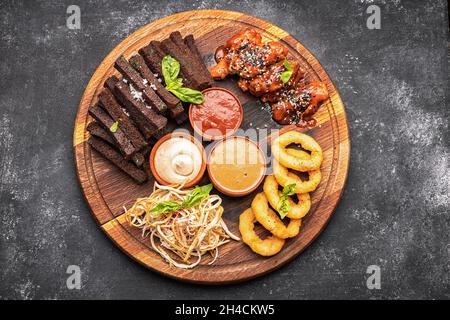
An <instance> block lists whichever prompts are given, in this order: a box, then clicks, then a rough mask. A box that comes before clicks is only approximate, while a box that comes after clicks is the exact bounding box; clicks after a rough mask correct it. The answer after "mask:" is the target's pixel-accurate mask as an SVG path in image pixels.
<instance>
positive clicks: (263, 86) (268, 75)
mask: <svg viewBox="0 0 450 320" xmlns="http://www.w3.org/2000/svg"><path fill="white" fill-rule="evenodd" d="M290 65H291V67H292V76H291V78H290V79H289V81H288V82H286V83H284V82H283V81H282V80H281V74H282V73H283V72H285V71H286V68H285V67H284V62H283V61H280V62H278V63H276V64H273V65H271V66H270V67H269V69H268V70H267V72H264V73H263V74H260V75H258V76H256V77H254V78H253V79H251V80H248V79H243V78H241V79H240V80H239V81H238V86H239V88H241V90H242V91H247V90H249V91H250V93H251V94H253V95H255V96H257V97H260V96H262V95H265V94H270V93H272V94H275V93H276V92H278V91H280V90H281V89H283V88H291V87H293V86H295V85H296V84H297V82H298V81H299V80H300V79H301V78H302V77H303V76H304V74H305V70H304V69H303V68H300V65H299V63H298V62H297V61H291V62H290Z"/></svg>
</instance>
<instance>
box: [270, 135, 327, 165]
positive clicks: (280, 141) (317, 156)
mask: <svg viewBox="0 0 450 320" xmlns="http://www.w3.org/2000/svg"><path fill="white" fill-rule="evenodd" d="M290 144H299V145H301V146H302V148H303V149H305V150H307V151H310V152H311V155H310V156H309V157H308V158H307V159H304V158H298V157H296V156H293V155H291V154H289V153H288V152H287V151H286V147H287V146H289V145H290ZM272 154H273V156H274V157H275V158H276V159H277V160H278V161H279V162H280V164H281V165H283V166H284V167H287V168H290V169H294V170H297V171H303V172H304V171H311V170H316V169H319V168H320V165H321V164H322V159H323V156H322V148H321V147H320V145H319V144H318V143H317V142H316V140H314V139H313V138H312V137H310V136H308V135H306V134H303V133H301V132H298V131H288V132H286V133H283V134H282V135H280V136H279V137H278V138H276V139H275V140H274V141H273V144H272Z"/></svg>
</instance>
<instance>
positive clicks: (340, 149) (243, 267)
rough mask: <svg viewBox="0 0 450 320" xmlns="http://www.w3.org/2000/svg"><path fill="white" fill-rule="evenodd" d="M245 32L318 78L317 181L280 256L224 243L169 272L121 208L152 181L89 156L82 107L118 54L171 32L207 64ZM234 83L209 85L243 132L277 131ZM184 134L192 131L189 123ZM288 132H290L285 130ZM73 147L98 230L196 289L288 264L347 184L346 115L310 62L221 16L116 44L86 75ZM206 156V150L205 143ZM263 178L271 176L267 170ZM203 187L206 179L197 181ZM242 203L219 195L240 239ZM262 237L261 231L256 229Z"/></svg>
mask: <svg viewBox="0 0 450 320" xmlns="http://www.w3.org/2000/svg"><path fill="white" fill-rule="evenodd" d="M246 27H252V28H254V29H256V30H257V31H259V32H261V33H262V34H263V39H264V40H279V41H281V42H282V43H283V44H284V45H286V46H287V47H288V48H289V54H290V55H292V56H293V57H295V58H296V59H298V60H299V61H300V63H301V65H302V66H303V67H304V68H305V69H306V70H307V78H308V80H320V81H323V82H325V83H326V84H327V88H328V91H329V93H330V99H329V100H328V101H327V102H326V103H325V104H324V105H323V106H322V107H321V108H320V109H319V111H318V112H317V114H316V119H317V120H318V125H317V126H316V127H315V128H313V129H312V130H302V131H307V133H308V134H310V135H312V136H313V137H314V138H315V139H316V140H317V141H318V142H319V144H320V145H321V146H322V148H323V151H324V161H323V164H322V181H321V183H320V185H319V187H318V188H317V190H316V191H314V192H313V193H312V194H311V198H312V207H311V210H310V212H309V214H308V215H307V217H306V218H305V219H304V223H303V225H302V230H301V231H300V234H299V235H298V236H297V237H295V238H293V239H290V240H288V241H287V242H286V244H285V246H284V248H283V250H282V251H281V252H280V253H279V254H277V255H275V256H273V257H270V258H264V257H261V256H258V255H256V254H254V253H253V252H252V251H251V250H250V249H249V248H248V247H247V246H246V245H245V244H243V243H242V242H231V243H228V244H227V245H225V246H223V247H221V249H220V258H219V259H218V260H217V261H216V262H215V263H214V265H212V266H208V265H207V263H208V262H209V261H210V260H209V258H206V259H204V260H203V261H202V264H201V265H199V266H198V267H196V268H194V269H192V270H179V269H176V268H174V267H170V266H169V265H168V264H167V263H166V262H165V261H163V260H162V258H161V257H160V256H159V255H158V254H156V253H155V252H154V251H153V250H152V249H151V247H150V243H149V240H148V239H143V238H142V237H141V232H140V230H137V229H136V228H131V227H130V226H128V224H127V223H126V221H125V219H124V215H123V212H124V210H123V206H125V207H130V206H131V205H132V204H133V202H134V201H135V199H136V198H138V197H142V196H146V195H148V194H149V193H150V192H151V188H152V185H153V179H150V181H149V182H148V183H146V184H144V185H141V186H139V185H136V184H134V183H133V181H132V180H131V179H129V178H128V177H127V176H126V175H124V174H123V173H121V172H120V170H119V169H117V168H116V167H114V166H113V165H112V164H110V163H109V162H108V161H107V160H105V159H103V158H102V157H101V156H100V155H98V154H97V153H96V152H95V151H92V150H91V149H90V147H89V145H88V144H87V143H86V140H87V139H88V137H89V134H88V133H87V131H86V127H87V125H88V123H89V122H90V121H92V119H91V118H90V117H89V116H88V113H87V111H88V107H89V106H90V105H91V104H93V103H95V102H96V101H97V95H98V93H99V92H100V91H101V90H102V85H103V82H104V81H105V80H106V79H107V78H108V77H109V76H111V75H112V74H117V72H116V71H115V70H114V61H115V60H116V59H117V58H118V57H119V56H120V55H122V54H124V55H125V57H127V58H129V57H130V56H131V55H133V54H135V53H137V51H138V50H139V49H140V48H141V47H143V46H145V45H147V44H148V43H149V42H150V41H151V40H162V39H164V38H166V37H168V36H169V34H170V32H172V31H175V30H178V31H180V32H181V34H182V35H183V36H185V35H187V34H191V33H192V34H193V35H194V37H195V39H196V43H197V45H198V47H199V50H200V52H201V54H202V55H203V57H204V59H205V60H206V61H207V63H208V64H210V65H212V64H213V63H214V62H213V53H214V50H215V48H216V47H217V46H219V45H221V44H223V43H224V42H225V41H226V40H227V39H228V38H229V37H230V36H232V35H233V34H234V33H236V32H237V31H240V30H242V29H243V28H246ZM235 82H236V81H235V80H233V79H228V80H225V81H222V82H216V85H217V86H220V87H225V88H227V89H229V90H232V91H233V92H234V93H235V94H236V95H237V96H238V97H239V99H240V100H241V102H242V104H243V105H244V121H243V123H242V129H244V130H245V129H249V128H259V129H260V131H264V130H269V129H280V128H281V127H280V126H279V125H278V124H276V123H275V122H274V121H273V120H272V119H271V116H270V112H269V111H268V110H267V108H264V106H263V105H262V104H261V103H260V102H259V101H258V100H257V99H255V98H254V97H251V96H250V95H248V94H243V93H242V92H240V90H239V89H238V88H237V87H236V83H235ZM185 128H186V129H188V130H190V131H191V132H192V129H191V128H189V125H185ZM281 129H282V130H289V129H292V127H284V128H281ZM73 146H74V153H75V163H76V170H77V174H78V177H79V180H80V184H81V187H82V190H83V193H84V196H85V198H86V201H87V202H88V204H89V207H90V209H91V211H92V213H93V215H94V217H95V218H96V220H97V222H98V223H99V225H100V226H101V228H102V229H103V231H104V232H105V233H106V234H107V235H108V236H109V237H110V238H111V239H112V241H113V242H114V243H115V244H116V245H117V246H118V247H119V248H121V249H122V250H123V251H124V252H125V253H126V254H128V255H129V256H130V257H132V258H133V259H134V260H136V261H138V262H140V263H141V264H143V265H144V266H146V267H149V268H151V269H153V270H155V271H157V272H159V273H161V274H163V275H166V276H169V277H172V278H176V279H179V280H184V281H190V282H195V283H203V284H219V283H230V282H237V281H243V280H247V279H251V278H254V277H257V276H261V275H264V274H266V273H268V272H271V271H273V270H275V269H277V268H279V267H280V266H282V265H284V264H286V263H287V262H289V261H291V260H292V259H293V258H294V257H295V256H297V255H298V254H299V253H300V252H302V251H303V250H304V249H305V248H306V247H307V246H308V245H309V244H310V243H311V242H312V241H313V240H314V239H315V238H316V237H317V236H318V235H319V234H320V233H321V231H322V230H323V229H324V228H325V226H326V224H327V222H328V221H329V219H330V218H331V216H332V214H333V211H334V209H335V207H336V205H337V203H338V201H339V199H340V196H341V194H342V191H343V188H344V185H345V180H346V178H347V172H348V166H349V157H350V141H349V133H348V125H347V119H346V115H345V109H344V106H343V104H342V101H341V98H340V96H339V94H338V92H337V90H336V88H335V86H334V84H333V83H332V81H331V80H330V78H329V77H328V75H327V74H326V72H325V70H324V69H323V68H322V66H321V65H320V63H319V62H318V61H317V59H316V58H315V57H314V56H313V55H312V54H311V53H310V52H309V51H308V50H307V49H306V48H305V47H304V46H303V45H301V44H300V43H299V42H298V41H297V40H295V39H294V38H293V37H292V36H290V35H289V34H288V33H287V32H286V31H284V30H282V29H280V28H278V27H277V26H274V25H273V24H271V23H269V22H267V21H263V20H261V19H258V18H255V17H251V16H247V15H244V14H242V13H238V12H230V11H221V10H200V11H188V12H182V13H179V14H175V15H172V16H168V17H165V18H162V19H160V20H157V21H154V22H152V23H150V24H148V25H146V26H144V27H142V28H141V29H139V30H137V31H136V32H134V33H133V34H132V35H130V36H129V37H128V38H126V39H125V40H124V41H123V42H121V43H120V44H119V45H118V46H117V47H116V48H114V50H112V51H111V53H110V54H109V55H108V56H107V57H106V58H105V59H104V60H103V61H102V63H101V64H100V66H99V67H98V68H97V70H96V71H95V73H94V75H93V76H92V78H91V80H90V82H89V84H88V86H87V87H86V90H85V92H84V94H83V97H82V99H81V102H80V105H79V110H78V113H77V117H76V120H75V128H74V138H73ZM205 147H206V150H207V151H208V146H207V145H205ZM263 148H269V147H268V146H267V145H265V146H264V145H263ZM268 173H270V171H268ZM204 181H205V182H206V181H208V178H207V177H204ZM261 188H262V187H260V188H259V189H258V190H257V191H255V192H254V193H253V194H251V195H248V196H245V197H242V198H229V197H227V196H225V195H221V196H222V198H223V206H224V208H225V213H224V219H225V222H226V223H227V224H228V225H229V227H230V229H231V230H232V231H233V232H234V233H236V234H239V231H238V217H239V215H240V214H241V213H242V212H243V211H244V210H245V209H246V208H248V207H250V203H251V200H252V199H253V197H254V195H255V194H256V192H258V191H260V190H261ZM258 232H262V230H258Z"/></svg>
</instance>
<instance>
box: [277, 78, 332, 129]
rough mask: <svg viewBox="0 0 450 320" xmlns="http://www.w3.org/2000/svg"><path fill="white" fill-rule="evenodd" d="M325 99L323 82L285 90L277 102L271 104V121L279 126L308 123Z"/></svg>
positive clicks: (326, 94) (326, 93)
mask: <svg viewBox="0 0 450 320" xmlns="http://www.w3.org/2000/svg"><path fill="white" fill-rule="evenodd" d="M326 99H328V90H327V87H326V85H325V84H324V83H323V82H312V83H310V84H309V85H307V86H305V87H302V86H297V87H295V88H292V89H289V90H285V91H284V92H282V93H281V95H280V99H279V100H278V102H275V103H273V104H272V116H273V119H274V120H275V121H277V122H279V123H280V124H291V123H295V122H297V123H298V122H300V121H308V120H309V119H310V118H311V117H312V115H313V114H314V113H315V112H316V111H317V109H318V108H319V106H320V104H321V103H322V102H323V101H325V100H326Z"/></svg>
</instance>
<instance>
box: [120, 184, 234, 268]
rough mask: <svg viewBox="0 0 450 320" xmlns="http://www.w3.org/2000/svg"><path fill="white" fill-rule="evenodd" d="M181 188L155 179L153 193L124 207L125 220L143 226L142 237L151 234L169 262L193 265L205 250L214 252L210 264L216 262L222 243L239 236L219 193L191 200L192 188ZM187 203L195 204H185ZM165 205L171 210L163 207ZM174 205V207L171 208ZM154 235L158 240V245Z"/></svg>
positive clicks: (152, 241) (162, 254)
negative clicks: (230, 227) (226, 218)
mask: <svg viewBox="0 0 450 320" xmlns="http://www.w3.org/2000/svg"><path fill="white" fill-rule="evenodd" d="M182 187H183V186H182V185H181V186H162V185H159V184H158V183H156V182H155V185H154V187H153V192H152V194H151V195H150V196H148V197H146V198H139V199H137V200H136V202H135V204H134V205H133V206H132V207H131V208H130V209H129V210H125V211H126V212H125V215H126V219H127V221H128V222H129V223H130V225H132V226H134V227H137V228H140V229H142V236H143V237H146V236H149V237H150V242H151V245H152V247H153V249H154V250H155V251H156V252H157V253H159V254H160V255H161V257H163V258H164V259H165V260H166V261H167V262H168V263H169V264H170V265H173V266H175V267H177V268H182V269H190V268H194V267H195V266H197V265H198V264H199V263H200V261H201V259H202V256H203V255H204V254H205V253H210V254H211V255H212V257H213V260H212V261H211V262H209V263H208V264H213V263H214V262H215V261H216V259H217V257H218V255H219V250H218V248H219V247H220V246H221V245H223V244H225V243H227V242H229V241H230V239H233V240H236V241H240V239H239V238H238V237H237V236H235V235H234V234H232V233H231V232H230V231H229V230H228V228H227V226H226V224H225V222H224V221H223V220H222V213H223V207H222V206H221V203H222V199H221V198H220V197H219V196H218V195H210V194H209V191H208V193H207V194H206V195H205V197H203V198H202V199H201V201H199V202H198V203H197V202H192V199H193V198H194V197H193V194H194V193H193V192H192V191H193V190H182ZM199 188H201V187H199ZM194 190H195V189H194ZM196 196H198V194H196ZM186 200H187V201H186ZM186 202H191V203H193V204H194V205H193V206H184V205H183V204H184V203H186ZM162 207H163V208H164V209H167V208H169V209H167V210H162V209H161V208H162ZM171 207H172V208H173V209H174V210H170V208H171ZM155 238H158V239H159V244H158V243H157V241H155ZM168 251H170V253H169V252H168ZM176 257H178V258H179V259H178V258H176ZM180 260H181V261H180Z"/></svg>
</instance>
